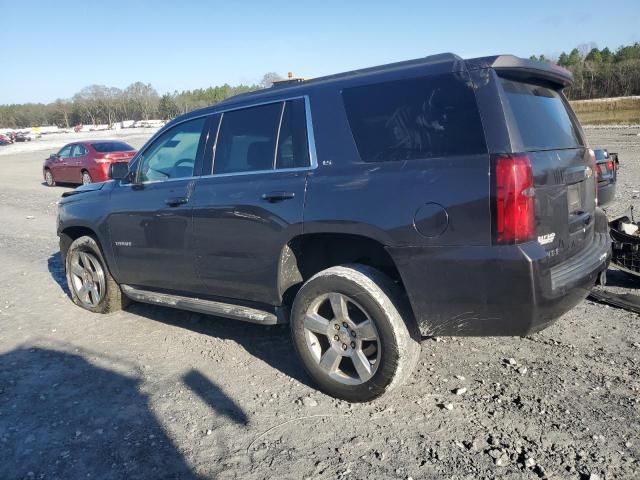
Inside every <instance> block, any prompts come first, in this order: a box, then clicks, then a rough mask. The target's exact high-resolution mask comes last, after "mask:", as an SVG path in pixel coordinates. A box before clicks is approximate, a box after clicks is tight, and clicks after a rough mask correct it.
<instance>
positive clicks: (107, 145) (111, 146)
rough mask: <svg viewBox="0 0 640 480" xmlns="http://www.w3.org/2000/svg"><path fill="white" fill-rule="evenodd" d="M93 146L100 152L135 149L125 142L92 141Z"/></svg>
mask: <svg viewBox="0 0 640 480" xmlns="http://www.w3.org/2000/svg"><path fill="white" fill-rule="evenodd" d="M91 146H92V147H93V148H94V149H95V151H96V152H99V153H110V152H126V151H128V150H133V149H134V148H133V147H132V146H131V145H129V144H127V143H124V142H100V143H92V144H91Z"/></svg>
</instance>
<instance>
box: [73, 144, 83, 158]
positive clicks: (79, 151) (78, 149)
mask: <svg viewBox="0 0 640 480" xmlns="http://www.w3.org/2000/svg"><path fill="white" fill-rule="evenodd" d="M86 154H87V149H86V148H84V146H82V145H80V144H76V145H74V146H73V151H72V152H71V156H72V157H81V156H83V155H86Z"/></svg>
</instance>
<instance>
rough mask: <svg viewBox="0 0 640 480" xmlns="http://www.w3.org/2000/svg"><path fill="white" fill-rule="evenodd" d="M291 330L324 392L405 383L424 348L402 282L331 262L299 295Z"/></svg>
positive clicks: (367, 396)
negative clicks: (404, 297)
mask: <svg viewBox="0 0 640 480" xmlns="http://www.w3.org/2000/svg"><path fill="white" fill-rule="evenodd" d="M291 333H292V337H293V343H294V346H295V348H296V351H297V353H298V355H299V357H300V359H301V360H302V363H303V365H304V367H305V369H306V370H307V372H308V373H309V375H310V376H311V377H312V378H313V380H314V381H315V382H316V383H317V385H318V386H319V388H320V390H322V391H323V392H325V393H327V394H328V395H331V396H333V397H337V398H341V399H344V400H347V401H350V402H366V401H369V400H373V399H374V398H377V397H379V396H381V395H383V394H385V393H387V392H389V391H391V390H393V389H394V388H395V387H397V386H398V385H400V384H402V383H403V382H404V381H405V380H406V379H407V378H408V377H409V376H410V374H411V372H412V370H413V368H414V367H415V365H416V363H417V361H418V357H419V354H420V342H419V339H420V336H419V333H418V329H417V326H416V324H415V321H414V320H413V316H412V315H411V312H410V310H409V309H408V307H407V305H405V301H404V300H403V295H402V292H401V290H400V288H399V287H398V286H397V285H396V284H394V282H393V281H392V280H391V279H390V278H389V277H387V276H386V275H384V274H382V273H381V272H379V271H378V270H375V269H373V268H370V267H367V266H364V265H358V264H351V265H343V266H338V267H331V268H328V269H326V270H323V271H322V272H319V273H318V274H316V275H314V276H313V277H312V278H311V279H309V280H308V281H307V282H306V283H305V284H304V285H303V286H302V288H301V289H300V291H299V292H298V294H297V295H296V298H295V301H294V303H293V308H292V311H291Z"/></svg>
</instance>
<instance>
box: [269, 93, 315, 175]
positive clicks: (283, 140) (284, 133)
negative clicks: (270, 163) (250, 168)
mask: <svg viewBox="0 0 640 480" xmlns="http://www.w3.org/2000/svg"><path fill="white" fill-rule="evenodd" d="M309 165H310V161H309V145H308V144H307V119H306V115H305V107H304V99H302V98H297V99H295V100H289V101H287V102H286V103H285V106H284V112H282V123H281V124H280V136H279V138H278V154H277V156H276V168H278V169H282V168H303V167H308V166H309Z"/></svg>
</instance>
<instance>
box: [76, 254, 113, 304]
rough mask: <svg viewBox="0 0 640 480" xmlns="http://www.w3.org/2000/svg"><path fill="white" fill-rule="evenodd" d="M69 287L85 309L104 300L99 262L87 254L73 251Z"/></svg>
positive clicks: (104, 285)
mask: <svg viewBox="0 0 640 480" xmlns="http://www.w3.org/2000/svg"><path fill="white" fill-rule="evenodd" d="M69 273H70V277H71V287H72V288H73V290H74V292H75V293H76V295H77V296H78V299H79V300H80V302H82V304H83V305H84V306H86V307H95V306H97V305H98V304H99V303H100V301H101V300H102V299H103V298H104V294H105V290H106V282H105V275H104V270H103V269H102V265H101V264H100V261H99V260H98V259H97V258H96V257H95V255H93V254H92V253H89V252H81V251H75V252H73V253H72V255H71V259H70V272H69Z"/></svg>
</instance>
